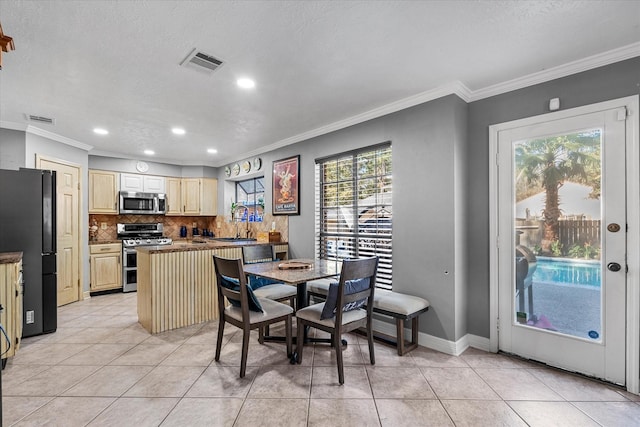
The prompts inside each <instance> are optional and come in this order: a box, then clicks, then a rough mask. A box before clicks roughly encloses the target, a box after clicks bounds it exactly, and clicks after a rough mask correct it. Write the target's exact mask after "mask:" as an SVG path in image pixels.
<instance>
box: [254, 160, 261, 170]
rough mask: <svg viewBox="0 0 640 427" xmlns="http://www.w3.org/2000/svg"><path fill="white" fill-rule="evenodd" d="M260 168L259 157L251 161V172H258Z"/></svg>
mask: <svg viewBox="0 0 640 427" xmlns="http://www.w3.org/2000/svg"><path fill="white" fill-rule="evenodd" d="M261 167H262V159H261V158H260V157H256V158H255V159H253V170H256V171H259V170H260V168H261Z"/></svg>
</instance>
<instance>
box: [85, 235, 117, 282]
mask: <svg viewBox="0 0 640 427" xmlns="http://www.w3.org/2000/svg"><path fill="white" fill-rule="evenodd" d="M89 252H90V254H91V255H90V257H89V259H90V265H91V286H90V288H91V291H92V292H96V291H105V290H108V289H117V288H120V287H122V259H121V245H120V244H119V243H114V244H105V245H91V246H90V247H89Z"/></svg>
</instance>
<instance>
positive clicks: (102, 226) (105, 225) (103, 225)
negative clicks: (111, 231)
mask: <svg viewBox="0 0 640 427" xmlns="http://www.w3.org/2000/svg"><path fill="white" fill-rule="evenodd" d="M100 228H101V229H102V230H106V229H107V223H106V222H101V223H100Z"/></svg>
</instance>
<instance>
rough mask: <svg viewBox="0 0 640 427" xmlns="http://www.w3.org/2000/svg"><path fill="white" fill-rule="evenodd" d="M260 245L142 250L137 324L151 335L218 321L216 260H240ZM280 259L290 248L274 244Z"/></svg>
mask: <svg viewBox="0 0 640 427" xmlns="http://www.w3.org/2000/svg"><path fill="white" fill-rule="evenodd" d="M264 244H269V243H258V242H256V241H237V242H236V241H216V240H202V241H180V242H174V244H172V245H165V246H141V247H139V248H137V251H138V253H137V266H138V321H139V322H140V324H141V325H142V326H143V327H144V328H145V329H146V330H147V331H149V332H150V333H152V334H156V333H159V332H163V331H168V330H170V329H177V328H182V327H185V326H189V325H194V324H197V323H201V322H206V321H209V320H214V319H217V318H218V294H217V290H216V277H215V273H214V271H213V255H218V256H221V257H225V258H241V257H242V246H247V245H264ZM274 245H275V248H276V253H277V254H278V257H279V258H280V259H286V258H287V255H288V244H287V243H275V244H274Z"/></svg>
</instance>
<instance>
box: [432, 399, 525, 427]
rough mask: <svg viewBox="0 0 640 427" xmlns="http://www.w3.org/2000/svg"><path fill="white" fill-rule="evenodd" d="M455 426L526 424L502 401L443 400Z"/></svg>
mask: <svg viewBox="0 0 640 427" xmlns="http://www.w3.org/2000/svg"><path fill="white" fill-rule="evenodd" d="M442 405H443V406H444V409H446V411H447V413H448V414H449V416H450V417H451V419H452V420H453V422H454V424H455V425H456V427H496V426H505V427H507V426H509V427H511V426H514V427H515V426H518V427H520V426H522V427H525V426H526V425H527V424H526V423H525V422H524V421H522V419H521V418H520V417H519V416H518V414H516V413H515V412H514V411H513V410H512V409H511V408H510V407H509V405H507V404H506V403H505V402H503V401H494V400H443V401H442Z"/></svg>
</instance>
